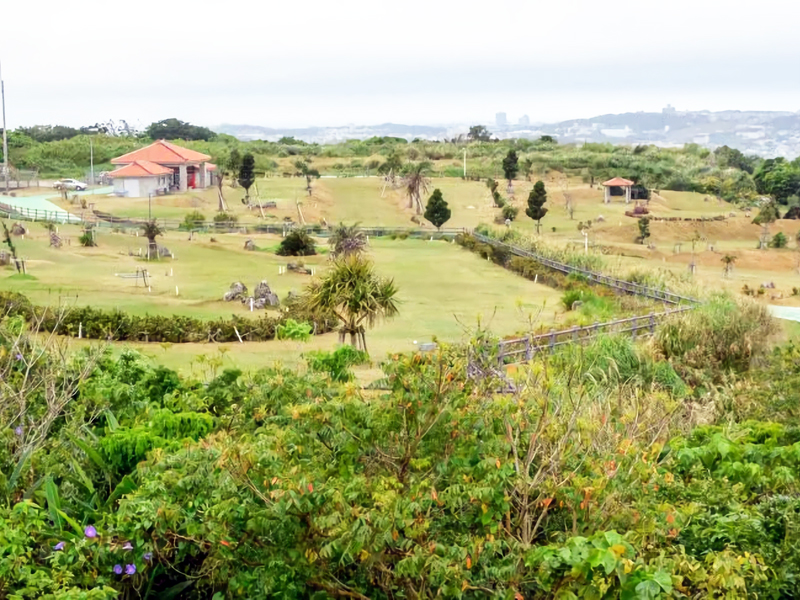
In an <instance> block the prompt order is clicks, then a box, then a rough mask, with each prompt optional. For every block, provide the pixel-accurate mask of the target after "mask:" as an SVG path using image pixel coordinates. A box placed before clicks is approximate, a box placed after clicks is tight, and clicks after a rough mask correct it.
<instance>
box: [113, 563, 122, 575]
mask: <svg viewBox="0 0 800 600" xmlns="http://www.w3.org/2000/svg"><path fill="white" fill-rule="evenodd" d="M114 573H116V574H117V575H122V565H114Z"/></svg>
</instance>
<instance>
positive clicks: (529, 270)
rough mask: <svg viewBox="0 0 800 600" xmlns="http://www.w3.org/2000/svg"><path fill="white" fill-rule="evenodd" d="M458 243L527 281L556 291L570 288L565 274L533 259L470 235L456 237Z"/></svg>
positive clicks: (463, 234) (464, 234)
mask: <svg viewBox="0 0 800 600" xmlns="http://www.w3.org/2000/svg"><path fill="white" fill-rule="evenodd" d="M456 243H457V244H459V245H460V246H462V247H464V248H466V249H467V250H469V251H470V252H475V253H476V254H478V255H479V256H480V257H481V258H488V259H489V260H491V261H492V262H493V263H494V264H496V265H500V266H501V267H503V268H504V269H508V270H509V271H513V272H514V273H517V274H518V275H522V276H523V277H525V279H531V280H534V279H535V280H536V281H538V282H539V283H543V284H544V285H547V286H550V287H552V288H556V289H566V288H568V287H570V285H569V282H568V281H567V277H566V275H564V274H563V273H560V272H558V271H554V270H553V269H550V268H548V267H545V266H544V265H543V264H541V263H540V262H537V261H535V260H533V259H532V258H525V257H523V256H516V255H514V254H511V252H509V251H508V250H506V249H505V248H499V247H496V246H492V245H491V244H487V243H485V242H482V241H480V240H479V239H477V238H476V237H474V236H472V235H470V234H468V233H462V234H459V235H458V236H456Z"/></svg>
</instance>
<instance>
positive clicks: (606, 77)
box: [0, 0, 800, 128]
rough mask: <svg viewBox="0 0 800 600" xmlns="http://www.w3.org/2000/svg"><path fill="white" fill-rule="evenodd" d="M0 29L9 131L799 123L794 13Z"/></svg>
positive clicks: (713, 9) (61, 7) (469, 12)
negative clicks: (782, 117)
mask: <svg viewBox="0 0 800 600" xmlns="http://www.w3.org/2000/svg"><path fill="white" fill-rule="evenodd" d="M0 20H2V22H3V23H4V25H3V26H2V27H0V61H2V69H3V79H4V80H5V87H6V113H7V119H8V126H9V128H15V127H18V126H24V125H33V124H43V123H48V124H56V123H59V124H65V125H73V126H79V125H86V124H91V123H94V122H96V121H104V120H108V119H115V120H117V119H127V120H129V121H134V122H137V121H138V122H141V123H143V124H145V125H146V124H149V123H150V122H152V121H155V120H160V119H164V118H168V117H177V118H179V119H183V120H188V121H191V122H193V123H198V124H203V125H215V124H219V123H248V124H253V125H263V126H267V127H305V126H309V125H344V124H348V123H356V124H377V123H384V122H394V123H405V124H446V123H471V122H491V121H493V120H494V114H495V113H496V112H498V111H505V112H506V113H508V117H509V120H511V121H516V120H517V119H518V118H519V117H520V116H521V115H523V114H527V115H529V116H530V118H531V120H532V121H555V120H562V119H569V118H577V117H590V116H594V115H598V114H603V113H612V112H613V113H618V112H628V111H638V110H644V111H658V110H660V109H661V108H662V107H663V106H665V105H666V104H667V103H671V104H672V105H673V106H675V107H677V108H678V109H686V110H700V109H709V110H726V109H739V110H790V111H798V110H800V3H798V2H797V0H761V1H759V2H743V1H741V0H725V1H718V0H660V1H653V0H636V1H633V0H631V1H628V0H603V1H601V0H558V1H552V0H548V1H542V0H492V1H483V2H476V1H474V0H462V1H458V2H456V1H446V2H445V1H442V0H402V1H400V2H385V1H381V0H378V1H377V2H376V1H375V0H369V1H366V0H363V1H362V0H338V1H333V0H304V1H303V2H270V1H264V0H259V1H254V2H245V1H241V0H228V1H223V2H220V1H215V2H206V1H202V0H201V1H196V2H177V1H175V0H158V1H156V0H136V1H135V2H108V1H107V0H106V1H102V2H101V1H96V0H72V1H70V2H61V1H51V2H42V1H38V0H26V1H22V0H4V1H3V2H2V11H0ZM5 24H8V25H10V26H5Z"/></svg>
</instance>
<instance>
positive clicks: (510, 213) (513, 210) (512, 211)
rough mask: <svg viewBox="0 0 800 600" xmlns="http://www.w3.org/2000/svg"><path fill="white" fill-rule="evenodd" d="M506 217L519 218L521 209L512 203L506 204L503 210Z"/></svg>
mask: <svg viewBox="0 0 800 600" xmlns="http://www.w3.org/2000/svg"><path fill="white" fill-rule="evenodd" d="M501 214H502V215H503V218H504V219H507V220H509V221H513V220H514V219H516V218H517V214H519V209H518V208H517V207H516V206H511V205H510V204H506V205H505V206H504V207H503V210H502V211H501Z"/></svg>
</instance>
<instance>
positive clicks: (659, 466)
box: [0, 304, 800, 600]
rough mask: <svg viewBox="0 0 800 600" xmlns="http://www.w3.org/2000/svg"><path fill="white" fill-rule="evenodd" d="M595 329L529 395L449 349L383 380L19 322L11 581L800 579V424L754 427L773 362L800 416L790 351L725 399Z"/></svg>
mask: <svg viewBox="0 0 800 600" xmlns="http://www.w3.org/2000/svg"><path fill="white" fill-rule="evenodd" d="M717 310H720V311H727V315H726V316H727V317H728V319H731V320H733V319H737V318H743V317H744V316H745V314H746V313H745V312H743V311H742V309H741V308H740V307H738V306H737V305H736V304H727V305H721V306H719V307H717ZM706 322H707V323H708V324H709V327H711V326H715V324H714V323H712V322H711V321H708V320H706ZM698 323H700V321H698ZM694 326H698V325H694ZM735 331H740V332H741V331H746V330H732V332H735ZM762 333H763V331H762ZM706 334H707V335H706V336H705V338H702V339H701V342H700V343H703V344H707V345H708V346H709V348H708V349H706V350H704V351H703V352H701V353H700V354H703V353H709V352H711V350H710V346H712V345H713V344H714V343H716V342H715V340H714V338H713V336H712V335H709V332H706ZM727 335H733V333H730V334H727ZM745 339H746V338H745V337H742V338H740V339H739V340H736V339H733V338H731V341H733V342H737V341H738V342H743V341H744V340H745ZM602 343H603V344H605V345H603V346H598V347H594V346H589V347H588V348H586V351H585V352H584V351H578V350H576V351H575V352H574V354H572V355H571V356H564V357H561V356H560V355H558V354H556V355H554V357H553V359H552V360H547V361H545V362H536V363H534V364H532V365H531V367H530V368H529V369H521V370H519V371H518V372H517V373H512V372H509V376H511V377H513V378H515V381H516V384H517V391H516V392H515V393H514V394H510V395H509V394H496V393H494V390H496V389H497V385H498V382H497V381H494V380H491V379H490V380H483V381H479V380H478V381H473V380H467V379H465V378H464V373H465V364H464V358H463V355H462V353H461V352H460V351H458V350H457V349H456V348H449V347H442V348H441V349H440V350H438V351H437V352H435V353H429V354H412V355H405V356H394V357H391V358H390V359H389V360H387V362H386V363H385V364H384V365H383V369H384V372H385V375H386V382H387V385H388V387H389V390H388V391H387V392H385V393H376V392H362V391H359V390H358V389H357V388H355V387H354V386H352V385H351V384H344V385H337V384H336V383H335V382H334V381H332V380H335V379H336V377H334V376H333V373H332V372H330V373H329V375H330V376H329V377H322V376H319V375H317V374H314V373H309V374H306V375H299V374H297V373H294V372H290V371H285V370H280V369H266V370H262V371H259V372H257V373H255V374H253V375H249V376H243V375H242V374H241V373H240V372H238V371H225V372H223V373H222V374H220V375H218V376H215V377H213V378H211V379H210V380H208V381H205V382H203V381H196V380H191V379H183V378H181V377H179V376H178V375H177V374H175V373H174V372H172V371H169V370H168V369H165V368H163V367H156V368H154V367H152V366H150V365H149V364H148V363H147V362H145V361H144V360H143V359H142V358H141V357H140V356H139V355H137V354H135V353H132V352H124V353H122V355H120V356H118V357H112V356H110V355H109V354H107V353H106V352H105V351H102V350H98V349H88V350H85V351H83V352H81V353H80V354H78V355H76V356H73V357H70V356H69V355H66V354H62V353H61V352H59V351H58V350H59V349H58V348H57V347H47V346H42V345H41V344H42V337H41V336H31V335H29V332H27V331H26V325H25V323H24V322H23V321H22V320H21V319H19V318H13V319H9V318H6V319H5V320H4V321H3V323H2V324H0V375H2V378H0V382H2V383H0V419H2V422H3V423H5V424H7V426H6V427H5V428H3V429H2V430H0V438H2V441H3V443H2V444H0V474H2V475H0V497H2V502H1V503H0V539H2V540H3V541H4V544H3V552H2V553H0V593H1V594H3V595H5V596H7V597H9V598H30V597H37V598H39V597H45V598H58V599H59V600H64V599H66V598H84V597H85V598H112V597H115V596H118V597H138V596H141V597H149V598H163V597H170V595H172V596H173V597H182V598H214V597H216V598H217V600H219V599H220V598H238V597H246V598H273V597H286V598H325V597H342V598H345V597H346V598H362V599H363V598H370V599H372V598H376V599H388V598H396V597H414V598H439V597H441V598H483V597H494V598H507V599H509V600H511V599H517V598H542V599H545V598H548V599H549V598H630V599H639V598H649V599H655V598H680V597H689V598H755V597H759V598H780V597H784V598H786V597H793V596H795V595H797V592H798V589H797V588H798V584H797V577H798V576H800V572H799V569H800V545H798V543H797V542H796V539H797V536H796V535H794V534H795V532H796V531H797V527H798V525H800V504H799V503H798V500H797V498H798V497H800V489H799V488H798V480H797V477H796V473H797V471H798V468H799V467H800V434H798V431H797V430H796V428H795V427H794V426H793V425H783V424H779V423H772V422H767V421H761V422H756V421H750V420H748V418H749V417H750V416H751V415H752V416H757V415H756V414H754V413H753V412H752V410H753V409H754V407H755V406H758V405H759V403H760V398H761V397H760V396H758V395H757V394H758V393H760V392H759V391H758V390H760V389H761V388H762V387H763V382H762V381H761V379H760V378H761V377H771V378H775V375H776V374H777V373H781V374H782V376H781V379H782V380H783V381H785V384H783V385H785V387H781V385H782V384H780V383H779V382H776V383H775V385H776V387H775V388H774V390H773V393H775V394H778V395H780V400H776V402H780V406H783V409H782V411H775V410H774V408H775V407H774V406H773V407H769V409H770V410H772V411H773V412H772V414H774V415H779V416H780V415H784V414H786V415H788V414H793V411H796V409H797V404H798V391H797V390H798V389H800V388H798V386H796V385H795V384H796V382H797V381H798V380H799V379H800V361H798V360H797V355H798V353H797V350H796V349H795V348H793V347H787V348H785V349H783V350H782V351H780V352H777V353H775V354H773V355H772V356H771V357H767V356H765V353H764V351H765V348H766V344H765V343H760V344H757V345H756V346H754V347H753V348H752V349H751V352H750V359H751V360H750V362H748V363H747V364H745V363H744V362H740V361H734V362H732V363H730V366H731V372H732V373H734V372H735V374H736V375H737V376H738V377H740V378H742V379H741V381H745V379H747V380H748V381H750V380H752V387H750V386H749V385H747V386H745V387H742V386H741V385H739V387H718V388H717V389H716V394H717V398H722V397H727V398H729V401H730V402H731V403H732V404H735V410H729V409H727V408H725V406H724V403H722V402H710V401H709V400H708V399H707V396H703V397H697V398H695V400H693V401H689V400H687V399H684V398H683V397H682V396H680V395H679V394H675V393H672V392H671V391H670V390H669V389H668V388H667V387H664V386H661V385H660V383H659V381H660V380H659V377H654V378H652V379H651V380H648V379H647V377H646V376H645V375H646V374H647V373H649V372H651V370H652V369H653V368H654V367H653V365H654V364H655V362H654V360H655V355H648V350H647V347H646V346H636V347H634V345H633V344H631V343H630V342H629V341H627V340H625V341H624V342H619V341H607V342H602ZM342 352H348V353H352V349H349V348H348V349H347V350H343V351H342ZM610 356H613V363H614V364H615V365H616V370H617V371H618V372H619V377H608V378H605V379H604V378H601V377H599V376H598V375H597V374H598V372H608V371H610V370H612V367H611V364H612V363H611V362H610V359H609V358H608V357H610ZM626 356H627V357H629V358H625V357H626ZM757 359H758V360H769V362H768V363H767V367H765V368H764V371H763V373H762V372H754V373H753V372H749V371H748V368H749V366H750V364H752V361H753V360H757ZM312 360H314V359H312ZM601 360H606V361H607V362H606V363H602V362H600V361H601ZM681 360H682V358H681V356H680V355H676V356H674V357H673V364H674V365H675V369H676V370H677V371H680V370H681V363H680V361H681ZM662 364H666V363H662ZM720 364H721V363H720ZM720 364H715V365H709V368H710V369H712V368H713V369H717V368H720ZM326 370H327V369H326ZM708 379H712V378H710V377H709V378H708ZM743 397H744V398H743ZM704 402H705V404H703V403H704ZM776 406H777V405H776ZM734 416H735V419H734V418H733V417H734ZM735 420H738V421H739V422H733V421H735ZM713 422H716V423H713ZM709 423H712V424H709Z"/></svg>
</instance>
